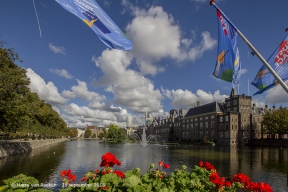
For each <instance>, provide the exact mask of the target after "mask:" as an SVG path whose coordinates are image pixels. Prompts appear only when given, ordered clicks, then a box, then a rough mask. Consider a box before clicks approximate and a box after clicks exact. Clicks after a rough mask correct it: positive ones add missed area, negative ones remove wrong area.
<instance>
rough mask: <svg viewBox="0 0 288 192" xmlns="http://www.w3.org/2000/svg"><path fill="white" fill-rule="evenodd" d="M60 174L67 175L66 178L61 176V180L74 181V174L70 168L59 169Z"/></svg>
mask: <svg viewBox="0 0 288 192" xmlns="http://www.w3.org/2000/svg"><path fill="white" fill-rule="evenodd" d="M60 176H62V177H67V180H66V179H65V178H63V180H66V181H67V183H70V181H76V175H75V174H72V171H71V169H68V170H63V171H61V172H60Z"/></svg>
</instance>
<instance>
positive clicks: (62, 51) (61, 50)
mask: <svg viewBox="0 0 288 192" xmlns="http://www.w3.org/2000/svg"><path fill="white" fill-rule="evenodd" d="M49 49H50V50H51V51H53V52H54V53H56V54H57V53H60V54H62V55H66V53H65V48H64V47H57V46H54V45H53V44H52V43H49Z"/></svg>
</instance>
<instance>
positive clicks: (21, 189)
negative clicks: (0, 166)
mask: <svg viewBox="0 0 288 192" xmlns="http://www.w3.org/2000/svg"><path fill="white" fill-rule="evenodd" d="M3 182H4V184H5V186H2V187H0V191H1V192H4V191H6V192H12V191H15V192H25V191H34V192H51V190H47V189H44V188H41V187H40V185H39V182H38V180H37V179H35V178H34V177H29V176H26V175H23V174H20V175H17V176H14V177H12V178H10V179H7V180H4V181H3Z"/></svg>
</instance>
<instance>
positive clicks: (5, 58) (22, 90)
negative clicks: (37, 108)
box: [0, 48, 30, 132]
mask: <svg viewBox="0 0 288 192" xmlns="http://www.w3.org/2000/svg"><path fill="white" fill-rule="evenodd" d="M16 60H19V58H18V54H16V53H15V52H14V50H13V49H3V48H0V122H1V123H0V129H1V130H2V131H4V132H16V131H17V129H19V128H21V127H22V125H23V124H25V122H27V121H28V119H29V115H28V114H29V107H28V106H27V102H28V101H27V96H28V95H29V93H30V89H29V88H28V85H29V84H30V80H29V78H28V77H27V76H26V70H25V69H24V68H21V67H18V66H17V65H16V64H15V63H14V61H16Z"/></svg>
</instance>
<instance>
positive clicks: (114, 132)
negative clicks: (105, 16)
mask: <svg viewBox="0 0 288 192" xmlns="http://www.w3.org/2000/svg"><path fill="white" fill-rule="evenodd" d="M108 138H109V139H111V140H113V141H117V142H123V141H125V131H124V129H121V128H120V127H119V126H118V125H115V124H110V125H109V129H108Z"/></svg>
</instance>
